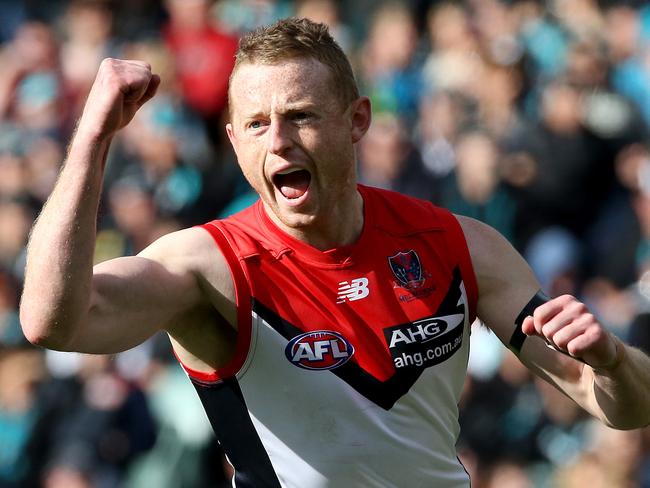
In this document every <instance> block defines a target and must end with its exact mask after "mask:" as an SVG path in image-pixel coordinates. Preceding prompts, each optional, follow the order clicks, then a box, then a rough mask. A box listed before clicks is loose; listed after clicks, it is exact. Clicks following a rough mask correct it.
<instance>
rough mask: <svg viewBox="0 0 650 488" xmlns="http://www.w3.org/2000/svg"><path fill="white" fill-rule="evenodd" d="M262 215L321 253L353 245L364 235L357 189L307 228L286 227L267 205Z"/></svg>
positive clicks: (362, 217)
mask: <svg viewBox="0 0 650 488" xmlns="http://www.w3.org/2000/svg"><path fill="white" fill-rule="evenodd" d="M264 211H265V212H266V214H267V215H268V217H269V218H270V219H271V221H272V222H273V223H274V224H275V225H276V226H277V227H278V228H279V229H281V230H282V231H284V232H285V233H287V234H289V235H290V236H291V237H293V238H294V239H298V240H300V241H302V242H305V243H306V244H309V245H310V246H313V247H315V248H316V249H320V250H321V251H327V250H329V249H334V248H337V247H343V246H349V245H351V244H354V243H355V242H356V241H357V240H358V239H359V236H361V232H362V231H363V224H364V210H363V197H362V196H361V194H360V193H359V192H358V191H357V190H356V189H355V191H354V192H353V193H351V195H350V198H349V199H343V200H340V201H339V202H338V203H337V205H336V207H334V208H332V210H331V211H330V212H328V214H327V215H323V216H322V217H320V218H318V219H316V220H315V221H314V222H313V223H312V224H310V225H307V226H302V227H290V226H287V225H285V224H284V223H282V222H281V221H280V220H279V219H278V218H277V216H276V215H275V214H274V213H273V211H272V210H270V209H269V208H268V207H267V206H266V205H264Z"/></svg>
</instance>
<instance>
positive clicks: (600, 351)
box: [522, 295, 623, 368]
mask: <svg viewBox="0 0 650 488" xmlns="http://www.w3.org/2000/svg"><path fill="white" fill-rule="evenodd" d="M522 330H523V332H524V333H525V334H526V335H529V336H534V335H536V336H539V337H541V338H542V339H544V340H545V341H546V342H547V343H548V345H549V346H551V347H553V348H555V349H557V350H559V351H560V352H564V353H568V354H569V355H570V356H573V357H575V358H577V359H580V360H582V361H584V362H585V363H587V364H588V365H590V366H592V367H593V368H610V367H612V366H614V365H615V364H616V363H617V362H618V357H619V352H622V351H618V348H622V347H623V346H622V345H621V344H617V341H616V340H615V339H614V338H613V336H612V335H611V334H610V333H609V332H607V331H606V330H605V329H604V328H603V326H602V325H601V324H600V322H598V320H597V319H596V317H594V315H593V314H592V313H591V312H590V311H589V309H588V308H587V306H586V305H585V304H584V303H582V302H580V301H579V300H577V299H576V298H574V297H572V296H571V295H563V296H560V297H557V298H554V299H552V300H550V301H548V302H546V303H544V304H542V305H540V306H539V307H537V308H536V309H535V312H534V314H533V316H529V317H526V318H525V319H524V321H523V323H522Z"/></svg>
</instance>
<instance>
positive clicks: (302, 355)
mask: <svg viewBox="0 0 650 488" xmlns="http://www.w3.org/2000/svg"><path fill="white" fill-rule="evenodd" d="M284 353H285V355H286V356H287V359H288V360H289V361H291V362H292V363H293V364H294V365H296V366H298V367H299V368H303V369H311V370H327V369H334V368H337V367H339V366H341V365H342V364H344V363H346V362H347V361H348V360H349V359H350V358H351V357H352V355H353V354H354V348H353V347H352V344H350V343H349V342H348V341H347V339H346V338H345V337H343V336H342V335H341V334H339V333H338V332H333V331H331V330H317V331H314V332H306V333H305V334H300V335H299V336H296V337H294V338H293V339H291V341H289V343H288V344H287V347H286V348H285V350H284Z"/></svg>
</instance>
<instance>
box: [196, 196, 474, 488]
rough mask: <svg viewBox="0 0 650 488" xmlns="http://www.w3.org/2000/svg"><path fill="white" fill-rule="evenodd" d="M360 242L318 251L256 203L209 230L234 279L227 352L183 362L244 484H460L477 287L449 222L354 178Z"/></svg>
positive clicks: (431, 209)
mask: <svg viewBox="0 0 650 488" xmlns="http://www.w3.org/2000/svg"><path fill="white" fill-rule="evenodd" d="M358 188H359V192H360V193H361V195H362V197H363V202H364V219H365V220H364V227H363V231H362V233H361V236H360V237H359V239H358V241H357V242H356V243H355V244H353V245H351V246H346V247H341V248H336V249H332V250H329V251H324V252H323V251H319V250H317V249H316V248H314V247H311V246H309V245H307V244H306V243H304V242H301V241H298V240H296V239H293V238H292V237H290V236H289V235H287V234H286V233H284V232H283V231H281V230H280V229H278V228H277V227H276V226H275V225H274V224H273V223H272V221H271V220H270V219H269V217H268V216H267V215H266V213H265V210H264V207H263V206H262V204H261V203H259V202H258V203H257V204H255V205H253V206H252V207H249V208H248V209H246V210H244V211H242V212H240V213H238V214H236V215H234V216H232V217H229V218H227V219H225V220H220V221H213V222H210V223H208V224H205V225H203V227H204V228H205V229H206V230H207V231H208V232H210V234H211V235H212V236H213V238H214V240H215V242H216V244H217V245H218V246H219V248H220V250H221V252H222V253H223V254H224V256H225V257H226V260H227V262H228V264H229V266H230V269H231V274H232V277H233V281H234V283H235V287H236V300H237V319H238V331H239V332H238V339H237V345H236V350H235V355H234V358H233V360H232V362H231V364H229V365H228V366H227V367H225V368H223V369H220V370H218V371H215V372H214V373H211V374H206V373H201V372H197V371H192V370H191V369H189V368H185V369H186V372H187V373H188V375H189V376H190V378H191V380H192V382H193V384H194V385H195V387H196V390H197V391H198V394H199V396H200V398H201V400H202V402H203V405H204V407H205V409H206V412H207V414H208V417H209V419H210V422H211V424H212V426H213V428H214V431H215V433H216V435H217V437H218V439H219V442H220V443H221V445H222V447H223V449H224V451H225V452H226V455H227V456H228V459H229V460H230V462H231V463H232V464H233V466H234V468H235V477H234V479H233V485H234V486H236V487H238V488H240V487H255V488H260V487H291V488H319V487H364V488H366V487H377V488H389V487H405V486H408V487H431V486H435V487H438V488H446V487H449V488H451V487H454V488H458V487H467V486H469V476H468V474H467V472H466V471H465V469H464V468H463V466H462V464H461V463H460V461H459V460H458V458H457V456H456V449H455V444H456V440H457V436H458V433H459V425H458V406H457V405H458V401H459V397H460V393H461V389H462V386H463V382H464V379H465V374H466V369H467V360H468V354H469V329H470V325H471V323H472V321H473V319H474V317H475V307H476V299H477V298H476V297H477V285H476V279H475V276H474V272H473V269H472V265H471V260H470V257H469V252H468V249H467V245H466V242H465V238H464V235H463V233H462V230H461V228H460V225H459V224H458V222H457V220H456V219H455V217H454V216H453V215H452V214H451V213H449V212H448V211H446V210H443V209H441V208H438V207H435V206H434V205H432V204H431V203H429V202H425V201H422V200H417V199H413V198H410V197H406V196H403V195H400V194H397V193H393V192H388V191H384V190H378V189H374V188H370V187H366V186H362V185H359V187H358Z"/></svg>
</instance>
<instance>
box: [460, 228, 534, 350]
mask: <svg viewBox="0 0 650 488" xmlns="http://www.w3.org/2000/svg"><path fill="white" fill-rule="evenodd" d="M459 222H460V223H461V226H462V228H463V232H464V233H465V238H466V240H467V245H468V248H469V251H470V255H471V258H472V265H473V267H474V273H475V275H476V281H477V284H478V291H479V299H478V303H477V314H478V317H479V319H480V320H481V321H483V322H484V323H485V325H487V326H488V327H489V328H490V329H491V330H492V331H493V332H494V333H495V334H496V335H497V336H498V337H499V339H500V340H501V342H503V343H504V344H506V345H509V343H510V340H511V338H512V336H513V334H514V333H515V330H516V329H517V325H516V321H517V318H518V317H519V316H520V314H521V312H522V310H524V309H525V308H526V306H527V305H528V304H529V303H530V302H531V299H533V297H534V296H535V295H536V294H537V293H538V291H539V290H540V285H539V282H538V281H537V279H536V278H535V275H534V274H533V272H532V270H531V269H530V267H529V266H528V264H527V263H526V262H525V261H524V259H523V258H522V257H521V255H520V254H519V253H518V252H517V251H516V250H515V249H514V248H513V247H512V245H511V244H510V243H509V242H508V241H507V240H506V239H505V238H504V237H503V236H502V235H501V234H499V233H498V232H497V231H496V230H494V229H492V228H491V227H489V226H487V225H485V224H483V223H481V222H478V221H476V220H474V219H469V218H467V217H459Z"/></svg>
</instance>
